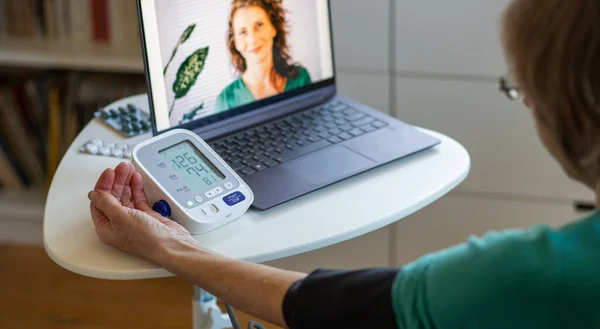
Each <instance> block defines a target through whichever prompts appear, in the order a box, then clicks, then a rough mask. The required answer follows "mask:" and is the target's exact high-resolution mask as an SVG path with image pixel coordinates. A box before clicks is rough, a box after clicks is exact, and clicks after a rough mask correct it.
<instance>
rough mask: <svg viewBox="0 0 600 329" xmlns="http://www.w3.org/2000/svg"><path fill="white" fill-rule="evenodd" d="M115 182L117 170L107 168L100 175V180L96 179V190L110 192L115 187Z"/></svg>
mask: <svg viewBox="0 0 600 329" xmlns="http://www.w3.org/2000/svg"><path fill="white" fill-rule="evenodd" d="M114 182H115V171H114V170H112V169H110V168H109V169H106V170H104V172H102V174H101V175H100V177H99V178H98V181H96V186H94V190H97V191H102V192H110V191H111V190H112V187H113V183H114Z"/></svg>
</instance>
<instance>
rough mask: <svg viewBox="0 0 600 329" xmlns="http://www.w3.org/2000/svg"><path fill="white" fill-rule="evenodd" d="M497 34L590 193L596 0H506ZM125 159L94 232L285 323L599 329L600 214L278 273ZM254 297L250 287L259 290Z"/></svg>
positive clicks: (96, 201)
mask: <svg viewBox="0 0 600 329" xmlns="http://www.w3.org/2000/svg"><path fill="white" fill-rule="evenodd" d="M503 18H504V19H503V23H504V24H503V29H502V32H503V33H502V41H503V44H504V48H505V50H506V55H507V58H508V62H509V63H510V65H509V66H510V69H511V71H512V75H513V76H514V78H515V81H516V82H517V83H516V84H515V85H509V84H508V80H503V90H505V91H507V93H508V95H510V96H511V98H515V96H518V95H521V96H522V99H523V100H524V103H525V104H526V105H527V107H528V108H529V109H531V114H532V115H533V117H534V118H535V122H536V126H537V130H538V132H539V137H540V139H541V141H542V142H543V144H544V145H545V146H546V148H547V149H548V151H549V152H550V153H551V154H552V155H553V156H554V158H555V159H556V160H557V161H558V162H559V163H560V164H561V165H562V167H563V168H564V171H565V172H566V173H567V174H568V175H569V176H570V177H572V178H573V179H576V180H578V181H580V182H581V183H583V184H585V185H586V186H588V187H589V188H590V189H593V190H594V191H595V192H596V195H597V196H598V200H597V202H598V203H599V204H600V0H568V1H565V0H513V1H512V3H511V4H510V5H509V7H508V8H507V10H506V11H505V13H504V16H503ZM133 172H134V169H133V168H131V166H130V165H127V164H121V165H120V166H118V167H117V168H116V170H112V169H109V170H107V171H106V172H104V173H103V174H102V176H101V177H100V179H99V181H98V185H97V186H96V189H95V190H94V191H92V192H91V193H90V194H89V197H90V199H91V201H92V203H91V210H92V215H93V218H94V222H95V224H96V226H97V232H98V235H99V236H100V238H101V239H102V241H104V242H105V243H107V244H109V245H111V246H114V247H117V248H119V249H121V250H124V251H126V252H130V253H133V254H136V255H138V256H140V257H143V258H145V259H148V260H150V261H153V262H155V263H156V264H158V265H160V266H163V267H164V268H166V269H168V270H169V271H171V272H172V273H174V274H176V275H178V276H180V277H182V278H184V279H187V280H189V281H190V282H192V283H194V284H196V285H198V286H200V287H202V288H204V289H206V290H207V291H209V292H211V293H213V294H214V295H216V296H217V297H219V298H220V299H222V300H224V301H225V302H227V303H230V304H232V305H233V306H235V307H237V308H239V309H241V310H243V311H245V312H247V313H250V314H252V315H255V316H257V317H260V318H263V319H265V320H268V321H270V322H272V323H275V324H278V325H281V326H285V327H289V328H313V329H314V328H436V329H446V328H479V329H485V328H511V329H516V328H527V329H534V328H557V329H559V328H560V329H565V328H577V329H585V328H589V329H592V328H594V329H597V328H600V212H599V211H596V212H594V213H592V214H590V215H589V216H588V217H586V218H582V219H578V220H575V221H573V222H571V223H570V224H568V225H565V226H564V227H561V228H558V229H552V228H550V227H549V226H536V227H533V228H530V229H528V230H509V231H505V232H494V233H489V234H487V235H486V236H484V237H481V238H472V239H470V240H469V241H467V242H465V243H464V244H461V245H458V246H456V247H453V248H449V249H447V250H444V251H441V252H438V253H434V254H431V255H427V256H425V257H423V258H421V259H418V260H417V261H415V262H414V263H412V264H409V265H407V266H405V267H403V268H399V269H394V268H381V269H365V270H362V271H329V270H318V271H315V272H312V273H310V274H308V275H307V274H303V273H294V272H287V271H283V270H278V269H274V268H269V267H266V266H262V265H256V264H249V263H244V262H240V261H236V260H232V259H228V258H226V257H222V256H220V255H215V254H213V253H211V252H210V251H207V250H203V249H202V248H201V247H200V246H199V245H198V243H197V242H196V241H195V240H194V239H193V238H192V237H190V235H189V234H188V233H187V232H186V231H185V230H184V229H182V228H181V227H180V226H179V225H177V224H175V223H174V222H172V221H169V220H168V219H165V218H162V217H160V216H159V215H157V214H156V213H154V212H152V211H151V210H150V206H149V204H148V201H147V200H146V198H145V194H144V188H143V182H142V179H141V177H140V175H139V174H137V173H136V174H134V173H133ZM257 296H260V297H257Z"/></svg>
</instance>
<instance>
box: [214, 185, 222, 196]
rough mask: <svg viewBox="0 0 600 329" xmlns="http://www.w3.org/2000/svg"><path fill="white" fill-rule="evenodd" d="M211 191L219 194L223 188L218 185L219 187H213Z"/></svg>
mask: <svg viewBox="0 0 600 329" xmlns="http://www.w3.org/2000/svg"><path fill="white" fill-rule="evenodd" d="M213 192H215V195H219V194H221V193H223V188H222V187H220V186H219V187H215V188H214V189H213Z"/></svg>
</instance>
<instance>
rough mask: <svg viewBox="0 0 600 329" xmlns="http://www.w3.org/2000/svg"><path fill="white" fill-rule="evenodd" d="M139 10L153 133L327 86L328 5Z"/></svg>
mask: <svg viewBox="0 0 600 329" xmlns="http://www.w3.org/2000/svg"><path fill="white" fill-rule="evenodd" d="M140 9H141V15H142V29H143V35H144V47H145V54H144V55H145V59H146V65H147V68H146V69H147V74H148V80H149V88H150V89H151V95H152V103H153V106H152V108H153V109H152V110H153V114H154V121H155V122H154V123H155V129H156V132H157V133H160V132H161V131H164V130H166V129H170V128H175V127H179V126H181V125H186V124H189V123H191V122H192V123H198V122H214V121H218V120H221V118H226V117H232V116H235V115H239V114H242V113H247V112H248V111H252V110H254V109H257V108H259V107H262V106H264V105H266V104H271V103H273V102H276V101H279V100H281V99H284V98H288V97H292V96H294V95H298V94H300V93H303V92H306V91H308V90H312V89H315V88H316V87H319V85H321V84H325V83H326V82H332V81H333V80H332V79H333V77H334V63H333V54H332V52H333V51H332V45H331V28H330V14H329V3H328V0H201V1H200V0H140ZM211 118H212V120H211Z"/></svg>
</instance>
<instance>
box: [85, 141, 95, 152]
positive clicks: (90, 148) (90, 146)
mask: <svg viewBox="0 0 600 329" xmlns="http://www.w3.org/2000/svg"><path fill="white" fill-rule="evenodd" d="M85 150H86V151H87V152H88V153H90V154H96V153H98V146H96V145H94V144H92V143H88V144H86V145H85Z"/></svg>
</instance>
